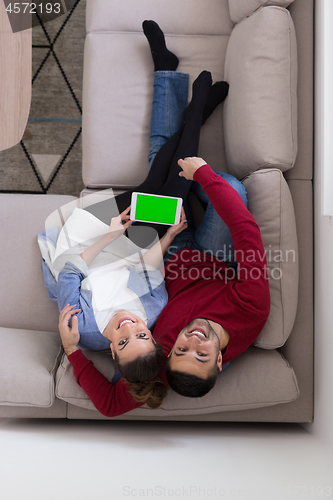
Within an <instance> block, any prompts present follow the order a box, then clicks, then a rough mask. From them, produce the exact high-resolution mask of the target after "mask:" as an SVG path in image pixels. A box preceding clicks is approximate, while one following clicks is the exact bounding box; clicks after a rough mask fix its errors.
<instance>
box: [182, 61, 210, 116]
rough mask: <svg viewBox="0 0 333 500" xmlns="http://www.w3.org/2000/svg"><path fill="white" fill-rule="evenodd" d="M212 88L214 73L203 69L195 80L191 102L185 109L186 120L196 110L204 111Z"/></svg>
mask: <svg viewBox="0 0 333 500" xmlns="http://www.w3.org/2000/svg"><path fill="white" fill-rule="evenodd" d="M211 88H212V75H211V74H210V73H209V71H202V72H201V73H200V75H199V76H198V78H197V79H196V80H194V82H193V85H192V89H193V91H192V99H191V102H190V103H189V104H188V105H187V107H186V108H185V109H184V111H183V119H184V122H186V121H187V120H188V119H189V117H190V116H191V114H192V113H193V112H194V111H195V110H198V109H200V110H201V111H202V112H203V109H204V107H205V103H206V101H207V98H208V95H209V93H210V90H211Z"/></svg>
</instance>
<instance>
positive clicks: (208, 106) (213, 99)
mask: <svg viewBox="0 0 333 500" xmlns="http://www.w3.org/2000/svg"><path fill="white" fill-rule="evenodd" d="M228 91H229V83H227V82H216V83H214V85H212V86H211V88H210V91H209V94H208V96H207V99H206V102H205V106H204V109H203V112H202V125H203V124H204V123H205V121H206V120H207V118H209V117H210V115H211V114H212V113H213V111H214V109H215V108H216V107H217V106H218V105H219V104H220V103H221V102H223V101H224V100H225V98H226V97H227V95H228Z"/></svg>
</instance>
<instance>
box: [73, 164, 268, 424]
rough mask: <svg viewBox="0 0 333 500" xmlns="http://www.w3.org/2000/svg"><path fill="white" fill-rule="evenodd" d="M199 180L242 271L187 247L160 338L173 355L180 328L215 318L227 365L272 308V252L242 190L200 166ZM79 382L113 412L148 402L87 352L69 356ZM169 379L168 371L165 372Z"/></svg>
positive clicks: (174, 264) (175, 265)
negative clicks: (266, 248) (225, 336)
mask: <svg viewBox="0 0 333 500" xmlns="http://www.w3.org/2000/svg"><path fill="white" fill-rule="evenodd" d="M194 180H195V181H197V182H199V183H200V185H201V186H202V188H203V189H204V190H205V191H206V193H207V194H208V196H209V199H210V200H211V202H212V203H213V205H214V208H215V210H216V211H217V213H218V214H219V215H220V217H221V218H222V219H223V220H224V222H225V223H226V224H227V225H228V227H229V229H230V232H231V235H232V239H233V243H234V248H235V250H236V258H237V263H238V276H237V278H236V277H235V276H234V273H233V272H232V270H231V269H230V268H229V266H227V265H226V264H224V263H223V262H220V261H219V260H218V259H215V258H214V257H211V256H209V255H208V254H204V253H201V252H198V251H196V250H191V249H184V250H181V251H179V252H177V253H176V254H175V256H174V257H173V258H172V259H170V260H169V261H168V262H167V264H166V266H165V281H166V286H167V290H168V294H169V302H168V304H167V306H166V307H165V308H164V310H163V311H162V313H161V315H160V317H159V319H158V321H157V324H156V326H155V329H154V338H155V340H156V341H157V342H158V343H160V344H161V345H162V346H163V348H164V352H165V354H166V355H167V354H169V352H170V350H171V348H172V346H173V344H174V342H175V340H176V338H177V335H178V334H179V332H180V331H181V330H182V329H183V328H184V327H185V326H186V325H188V324H189V323H190V322H191V321H193V320H194V319H195V318H206V319H211V320H213V321H215V322H217V323H219V324H220V325H222V326H223V328H225V330H226V331H227V332H228V334H229V343H228V346H227V349H226V352H225V354H223V364H225V363H227V362H229V361H230V360H232V359H234V358H235V357H236V356H238V355H239V354H241V353H242V352H243V351H245V350H246V349H247V348H248V347H249V346H250V345H251V344H252V343H253V342H254V340H255V339H256V338H257V336H258V335H259V333H260V332H261V330H262V328H263V326H264V325H265V322H266V320H267V317H268V313H269V308H270V296H269V286H268V279H267V273H266V256H265V251H264V248H263V244H262V240H261V235H260V229H259V227H258V225H257V224H256V222H255V220H254V218H253V217H252V215H251V214H250V212H249V211H248V210H247V209H246V207H245V205H244V203H243V201H242V200H241V198H240V196H239V195H238V193H237V192H236V191H235V190H234V189H233V188H232V187H231V186H230V185H229V184H228V183H227V182H226V181H224V180H223V179H222V178H221V177H220V176H219V175H217V174H215V173H214V172H213V170H212V169H211V168H210V167H209V166H208V165H204V166H202V167H200V168H199V169H198V170H197V171H196V173H195V175H194ZM68 359H69V361H70V363H71V364H72V366H73V368H74V374H75V377H76V380H77V383H78V384H79V385H80V386H81V387H82V388H83V389H84V391H85V392H86V394H87V395H88V396H89V398H90V399H91V400H92V402H93V403H94V405H95V406H96V408H97V409H98V410H99V411H100V412H101V413H102V414H103V415H106V416H109V417H113V416H117V415H121V414H122V413H126V412H128V411H130V410H132V409H134V408H138V407H139V406H142V403H136V402H135V401H134V400H133V398H132V396H131V395H130V394H129V393H128V391H127V387H126V383H125V382H124V380H123V379H121V380H120V381H119V382H117V383H116V384H111V382H109V381H108V380H107V379H106V378H105V377H104V376H103V375H102V374H101V373H100V372H98V370H96V368H95V367H94V365H93V363H92V362H91V361H89V360H88V359H87V358H86V357H85V356H84V355H83V354H82V352H81V351H76V352H74V353H73V354H71V355H70V356H69V357H68ZM160 376H161V378H162V379H163V380H164V381H165V372H164V370H163V372H162V373H161V374H160Z"/></svg>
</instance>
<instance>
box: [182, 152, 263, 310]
mask: <svg viewBox="0 0 333 500" xmlns="http://www.w3.org/2000/svg"><path fill="white" fill-rule="evenodd" d="M178 164H179V166H180V167H181V168H182V169H183V171H182V172H180V174H179V175H180V176H183V177H185V178H186V179H193V180H194V181H197V182H199V183H200V185H201V187H202V188H203V189H204V190H205V192H206V193H207V195H208V197H209V199H210V201H211V202H212V204H213V206H214V208H215V210H216V212H217V213H218V214H219V216H220V217H221V219H222V220H223V221H224V222H225V223H226V224H227V226H228V227H229V230H230V233H231V236H232V240H233V244H234V248H235V254H236V260H237V264H238V280H237V284H236V288H235V291H236V292H237V294H238V297H239V299H240V300H242V302H243V303H244V304H249V305H250V304H252V305H253V306H254V307H255V308H258V309H260V310H267V311H268V310H269V306H270V298H269V283H268V276H267V262H266V254H265V249H264V246H263V242H262V238H261V233H260V229H259V226H258V224H257V223H256V221H255V219H254V217H253V216H252V215H251V213H250V212H249V211H248V209H247V208H246V206H245V205H244V203H243V201H242V199H241V197H240V196H239V194H238V193H237V191H235V189H233V188H232V187H231V186H230V184H229V183H228V182H226V181H225V180H224V179H222V178H221V177H220V176H219V175H217V174H215V172H214V171H213V170H212V169H211V168H210V166H209V165H207V163H206V162H205V160H203V159H202V158H196V157H193V158H185V159H184V160H179V161H178ZM244 285H245V286H244Z"/></svg>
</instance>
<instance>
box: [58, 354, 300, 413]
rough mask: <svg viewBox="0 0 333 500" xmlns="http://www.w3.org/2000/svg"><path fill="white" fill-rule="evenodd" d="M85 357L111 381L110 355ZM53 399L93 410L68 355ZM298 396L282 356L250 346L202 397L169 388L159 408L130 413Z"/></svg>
mask: <svg viewBox="0 0 333 500" xmlns="http://www.w3.org/2000/svg"><path fill="white" fill-rule="evenodd" d="M84 354H85V355H86V356H87V357H88V358H89V359H91V360H92V361H93V363H94V365H95V366H96V368H97V369H98V370H99V371H100V372H101V373H103V375H104V376H106V377H107V378H108V380H111V379H112V377H113V374H114V366H113V363H112V360H111V356H110V355H109V354H105V353H96V352H88V351H86V350H84ZM56 396H57V397H58V398H60V399H63V400H64V401H67V402H68V403H71V404H73V405H75V406H79V407H82V408H86V409H90V410H96V408H95V407H94V405H93V403H92V402H91V400H90V399H89V398H88V396H87V395H86V394H85V392H84V391H83V389H82V388H81V387H80V386H79V385H78V384H77V383H76V380H75V377H74V373H73V369H72V366H71V364H70V363H69V361H68V359H67V356H64V357H63V359H62V362H61V364H60V366H59V368H58V371H57V376H56ZM298 396H299V389H298V385H297V380H296V376H295V373H294V371H293V369H292V368H291V367H290V366H289V364H288V362H287V361H286V360H285V359H284V358H283V357H282V356H281V354H279V353H278V352H277V351H263V350H261V349H257V348H255V347H250V348H249V349H248V350H247V351H246V352H245V353H243V354H241V356H239V357H238V358H236V359H235V360H233V361H232V362H231V363H230V365H229V366H228V368H226V370H224V371H223V372H222V373H221V374H220V375H219V376H218V380H217V383H216V384H215V387H214V388H213V389H212V390H211V391H210V392H209V393H208V394H206V395H205V396H204V397H202V398H185V397H183V396H180V395H179V394H176V393H175V392H174V391H172V390H171V389H169V390H168V394H167V397H166V398H165V399H164V401H163V403H162V406H161V407H160V408H158V409H157V410H151V409H149V408H148V407H147V406H146V405H144V406H142V407H141V408H138V409H136V410H133V411H131V412H130V413H129V414H131V415H136V416H138V417H141V416H142V417H143V416H152V414H153V415H156V416H164V417H165V416H172V415H198V414H203V413H216V412H221V411H233V410H245V409H251V408H260V407H264V406H271V405H275V404H280V403H287V402H290V401H293V400H295V399H296V398H297V397H298ZM96 411H97V410H96ZM152 412H153V413H152Z"/></svg>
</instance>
